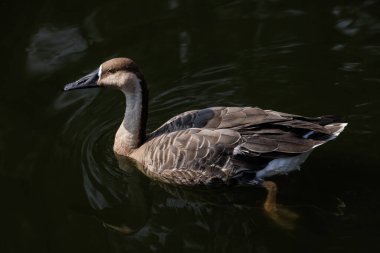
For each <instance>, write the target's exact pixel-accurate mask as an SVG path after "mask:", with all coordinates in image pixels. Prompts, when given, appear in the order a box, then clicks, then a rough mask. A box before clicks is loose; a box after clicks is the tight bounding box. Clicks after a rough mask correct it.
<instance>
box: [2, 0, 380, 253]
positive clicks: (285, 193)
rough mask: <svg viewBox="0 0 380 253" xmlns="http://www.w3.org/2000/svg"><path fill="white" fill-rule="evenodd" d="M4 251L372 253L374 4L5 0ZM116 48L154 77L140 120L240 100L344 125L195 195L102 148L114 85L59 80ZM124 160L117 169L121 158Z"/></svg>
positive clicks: (377, 197) (379, 40) (379, 38)
mask: <svg viewBox="0 0 380 253" xmlns="http://www.w3.org/2000/svg"><path fill="white" fill-rule="evenodd" d="M0 8H1V11H2V13H3V14H2V15H1V18H2V22H0V23H1V28H2V36H1V38H0V45H1V49H2V62H1V68H0V69H1V87H2V92H1V95H0V96H1V97H0V112H1V115H2V122H1V124H0V197H1V200H2V204H1V214H2V215H1V218H2V225H1V239H0V251H1V252H26V251H27V252H258V253H266V252H376V250H379V249H380V246H379V245H378V240H379V239H380V238H379V236H378V227H379V225H380V219H379V217H378V209H379V207H380V189H379V188H380V187H379V184H378V178H379V176H380V172H379V170H378V169H379V165H380V161H379V155H378V143H379V133H378V131H377V130H378V129H379V127H380V125H379V123H380V120H379V110H378V108H379V106H380V104H379V103H380V99H379V94H380V93H379V91H380V88H379V85H380V73H379V68H380V61H379V56H380V18H379V15H378V14H379V13H380V5H379V3H378V1H374V0H365V1H336V2H331V1H313V2H308V1H280V0H272V1H264V0H261V1H259V0H258V1H248V0H246V1H243V0H242V1H233V2H231V1H221V0H220V1H180V0H168V1H155V2H154V3H153V2H150V1H105V2H101V1H65V2H57V1H42V0H40V1H33V2H24V3H22V2H20V1H18V2H14V1H13V2H12V1H2V2H1V3H0ZM115 56H128V57H131V58H133V59H134V60H135V61H136V62H137V63H138V64H139V65H140V67H141V68H142V69H143V71H144V74H145V76H146V79H147V81H148V85H149V89H150V114H149V123H148V128H149V129H150V130H154V129H155V128H156V127H158V126H159V125H160V124H162V123H163V122H164V121H166V120H167V119H169V118H170V117H172V116H174V115H176V114H178V113H180V112H182V111H185V110H190V109H194V108H203V107H207V106H216V105H230V106H232V105H238V106H242V105H251V106H259V107H262V108H265V109H273V110H279V111H285V112H290V113H297V114H305V115H310V116H315V115H320V114H339V115H342V116H343V117H344V118H345V120H346V121H348V122H349V127H348V128H347V130H346V131H345V132H344V133H343V134H342V135H341V136H340V137H339V138H338V139H337V140H336V141H334V142H330V143H329V144H327V145H325V146H323V147H321V148H319V149H318V150H316V151H315V152H314V153H313V154H312V155H311V156H310V158H309V159H308V161H307V162H306V163H305V164H304V165H303V168H302V170H301V172H294V173H291V174H290V175H289V176H287V177H279V178H276V179H275V180H276V182H277V183H278V187H279V196H278V202H279V203H280V204H281V207H282V210H289V212H288V216H287V219H284V220H281V221H279V220H278V219H277V221H276V218H275V217H270V216H268V214H267V213H265V212H264V211H263V209H262V205H263V202H264V199H265V192H264V191H263V190H261V189H231V190H227V191H222V192H219V191H217V192H214V191H212V192H202V191H201V192H199V191H198V192H194V191H181V190H179V189H176V188H173V187H168V186H163V185H160V184H157V183H153V182H151V181H149V180H148V179H147V178H145V177H144V176H142V175H140V174H139V173H138V172H137V171H136V170H134V169H133V166H132V165H130V164H128V163H127V162H126V161H118V160H117V159H116V158H115V157H114V154H113V152H112V143H113V135H114V133H115V131H116V129H117V127H118V125H119V123H120V120H121V117H122V113H123V102H124V101H123V98H122V95H121V94H118V93H117V92H116V91H111V90H94V89H92V90H86V91H84V90H83V91H75V92H71V93H63V92H62V87H63V86H64V84H66V83H67V82H71V81H73V80H76V79H77V78H78V77H80V76H82V75H84V74H86V73H88V72H90V71H92V70H93V69H94V68H95V67H97V66H98V65H99V64H100V63H101V62H103V61H104V60H106V59H109V58H112V57H115ZM121 169H124V170H121Z"/></svg>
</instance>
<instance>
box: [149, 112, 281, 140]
mask: <svg viewBox="0 0 380 253" xmlns="http://www.w3.org/2000/svg"><path fill="white" fill-rule="evenodd" d="M286 117H287V116H286ZM286 117H283V116H281V115H280V114H278V113H276V112H272V111H265V110H262V109H260V108H258V107H210V108H206V109H202V110H193V111H187V112H184V113H181V114H179V115H177V116H175V117H173V118H171V119H170V120H168V121H167V122H165V123H164V124H163V125H162V126H161V127H159V128H158V129H157V130H155V131H154V132H152V133H151V134H149V135H148V140H149V139H152V138H155V137H157V136H159V135H161V134H167V133H170V132H174V131H179V130H184V129H188V128H210V129H223V128H231V127H237V126H242V125H247V124H251V125H252V124H262V123H266V122H276V121H282V120H285V119H286Z"/></svg>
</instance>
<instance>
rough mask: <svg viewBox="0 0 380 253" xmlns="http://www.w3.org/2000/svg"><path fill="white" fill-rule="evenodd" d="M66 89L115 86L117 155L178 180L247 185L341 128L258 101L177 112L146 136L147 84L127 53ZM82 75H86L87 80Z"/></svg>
mask: <svg viewBox="0 0 380 253" xmlns="http://www.w3.org/2000/svg"><path fill="white" fill-rule="evenodd" d="M95 73H96V75H97V76H96V77H94V76H90V75H88V76H86V77H84V78H82V79H80V80H78V81H77V82H74V83H71V84H68V85H66V86H65V90H69V89H76V88H83V87H88V86H94V80H95V85H97V86H101V87H113V88H116V89H119V90H121V91H122V92H123V93H124V94H125V96H126V98H127V100H126V113H125V116H124V120H123V123H122V124H121V126H120V128H119V130H118V132H117V133H116V137H115V144H114V150H115V153H117V154H118V155H123V156H128V157H130V158H133V159H135V160H136V161H137V162H138V163H139V164H140V165H141V166H139V167H140V168H141V169H142V171H143V172H144V173H145V174H147V175H148V176H150V177H152V178H154V179H157V180H160V181H163V182H167V183H172V184H179V185H216V184H223V185H225V184H227V185H246V184H250V185H252V184H257V183H259V182H260V181H261V180H262V179H263V178H265V177H269V176H272V175H276V174H282V173H288V172H290V171H292V170H295V169H297V168H298V167H299V165H300V164H301V163H302V162H303V161H304V160H305V159H306V158H307V156H308V155H309V154H310V152H311V151H312V150H313V149H314V148H315V147H317V146H319V145H322V144H324V143H326V142H327V141H329V140H331V139H333V138H335V137H336V136H338V135H339V134H340V133H341V132H342V131H343V129H344V127H345V126H346V123H339V121H338V120H337V119H336V118H334V117H332V116H321V117H315V118H311V117H303V116H298V115H292V114H286V113H281V112H276V111H270V110H262V109H260V108H257V107H211V108H206V109H202V110H193V111H188V112H184V113H182V114H180V115H177V116H175V117H173V118H172V119H170V120H169V121H167V122H166V123H164V124H163V125H162V126H161V127H160V128H158V129H157V130H156V131H154V132H152V133H150V134H146V133H145V126H146V121H147V118H146V116H147V101H148V96H147V88H146V84H145V80H144V77H143V75H142V72H141V71H140V69H139V68H138V67H137V65H136V64H135V63H134V62H133V61H132V60H130V59H127V58H116V59H112V60H110V61H107V62H105V63H103V64H102V65H101V66H100V68H99V70H98V71H94V72H93V73H92V74H93V75H95ZM89 80H92V81H91V82H90V81H89Z"/></svg>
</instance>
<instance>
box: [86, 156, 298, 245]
mask: <svg viewBox="0 0 380 253" xmlns="http://www.w3.org/2000/svg"><path fill="white" fill-rule="evenodd" d="M116 158H117V159H113V161H112V163H109V161H108V162H107V163H108V165H106V164H104V163H103V164H102V163H98V162H97V161H92V162H89V163H88V164H87V165H88V166H85V168H84V171H83V172H84V174H83V175H84V186H85V192H86V195H87V198H88V201H89V203H90V205H91V207H92V209H93V213H94V214H95V216H96V217H97V218H98V219H99V220H100V221H101V222H102V224H104V226H105V228H106V231H107V238H108V239H109V241H110V245H111V246H112V247H113V248H114V249H115V251H119V250H120V249H124V250H138V251H139V252H140V251H143V252H145V251H146V252H155V251H156V250H151V248H155V249H157V251H159V250H158V249H161V250H166V249H168V248H178V249H180V248H182V249H183V248H186V249H191V250H201V251H202V250H207V248H208V247H212V248H214V250H217V251H226V250H227V251H229V250H230V249H231V248H232V247H234V248H235V247H237V248H238V251H240V250H241V251H247V250H248V251H249V252H260V250H261V249H262V248H263V247H264V248H266V247H267V246H266V245H263V244H262V240H263V238H266V237H267V236H268V235H267V234H266V232H263V230H264V231H265V230H266V231H270V230H267V229H265V228H266V227H273V226H274V227H277V228H278V227H279V226H278V225H280V226H281V227H282V228H284V227H285V228H287V229H285V230H284V229H280V230H282V231H284V233H285V234H288V233H289V232H290V231H289V228H294V226H295V223H296V217H291V215H290V216H289V217H285V218H284V217H280V219H278V220H276V219H274V218H273V217H271V216H270V213H269V212H267V211H265V209H263V208H262V205H263V202H265V203H266V202H268V198H270V196H269V195H267V193H266V191H264V190H262V189H256V188H235V189H229V190H226V189H224V188H220V189H218V188H213V189H201V188H200V189H199V190H194V189H189V188H184V187H177V186H173V185H170V184H165V183H159V182H155V181H151V180H150V179H149V178H147V177H146V176H145V175H143V174H142V173H141V172H140V171H139V169H137V168H136V166H138V164H136V163H135V162H134V161H133V160H130V159H129V158H126V157H123V156H117V155H116ZM102 160H104V159H102ZM281 210H285V209H281ZM274 213H277V214H278V213H279V212H278V211H277V212H274ZM289 213H290V214H294V213H292V212H289ZM279 220H280V221H279ZM273 221H274V222H273ZM263 228H264V229H263ZM286 231H288V232H286ZM231 236H232V237H234V238H233V240H231ZM270 236H272V235H270ZM204 238H208V240H206V241H205V240H204ZM265 240H267V239H265ZM243 245H244V246H243ZM239 247H244V249H243V248H241V249H239Z"/></svg>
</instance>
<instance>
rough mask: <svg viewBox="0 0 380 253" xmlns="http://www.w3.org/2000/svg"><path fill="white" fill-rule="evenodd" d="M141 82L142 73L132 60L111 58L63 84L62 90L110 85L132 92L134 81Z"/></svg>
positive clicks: (125, 91) (134, 85) (134, 86)
mask: <svg viewBox="0 0 380 253" xmlns="http://www.w3.org/2000/svg"><path fill="white" fill-rule="evenodd" d="M142 82H143V75H142V73H141V71H140V69H139V67H138V66H137V64H136V63H135V62H134V61H133V60H131V59H129V58H113V59H111V60H108V61H106V62H104V63H102V64H101V65H100V66H99V68H97V69H95V70H94V71H92V72H91V73H89V74H88V75H86V76H84V77H82V78H80V79H78V80H77V81H75V82H72V83H69V84H67V85H65V87H64V90H65V91H67V90H74V89H85V88H96V87H110V88H114V89H118V90H121V91H123V92H124V93H127V92H134V90H135V88H136V83H142Z"/></svg>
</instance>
